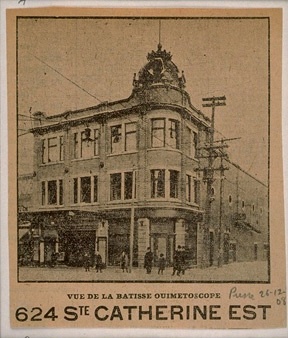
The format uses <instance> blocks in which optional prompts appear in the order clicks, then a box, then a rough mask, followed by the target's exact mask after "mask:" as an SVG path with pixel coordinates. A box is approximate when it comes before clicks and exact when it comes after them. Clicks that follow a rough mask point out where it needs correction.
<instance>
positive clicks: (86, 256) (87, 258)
mask: <svg viewBox="0 0 288 338" xmlns="http://www.w3.org/2000/svg"><path fill="white" fill-rule="evenodd" d="M83 265H84V268H85V271H86V272H87V271H90V256H89V254H88V253H87V252H85V254H84V257H83Z"/></svg>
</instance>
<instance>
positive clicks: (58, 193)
mask: <svg viewBox="0 0 288 338" xmlns="http://www.w3.org/2000/svg"><path fill="white" fill-rule="evenodd" d="M41 195H42V198H41V204H42V205H43V206H44V205H63V180H62V179H60V180H49V181H42V182H41Z"/></svg>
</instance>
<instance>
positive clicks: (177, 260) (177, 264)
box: [172, 245, 182, 276]
mask: <svg viewBox="0 0 288 338" xmlns="http://www.w3.org/2000/svg"><path fill="white" fill-rule="evenodd" d="M181 256H182V255H181V245H178V249H177V250H176V251H175V254H174V257H173V258H174V259H173V273H172V276H174V275H175V272H176V271H177V276H180V272H181V270H182V266H181V263H182V258H181Z"/></svg>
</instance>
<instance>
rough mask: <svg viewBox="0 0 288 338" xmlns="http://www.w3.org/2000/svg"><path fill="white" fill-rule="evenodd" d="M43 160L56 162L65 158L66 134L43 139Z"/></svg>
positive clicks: (43, 161)
mask: <svg viewBox="0 0 288 338" xmlns="http://www.w3.org/2000/svg"><path fill="white" fill-rule="evenodd" d="M41 157H42V158H41V162H42V163H43V164H45V163H54V162H59V161H63V160H64V136H63V135H61V136H53V137H48V138H45V139H42V140H41Z"/></svg>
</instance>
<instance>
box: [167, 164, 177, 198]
mask: <svg viewBox="0 0 288 338" xmlns="http://www.w3.org/2000/svg"><path fill="white" fill-rule="evenodd" d="M169 174H170V198H178V189H179V171H176V170H169Z"/></svg>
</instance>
